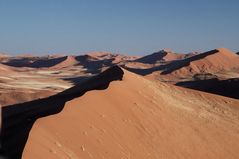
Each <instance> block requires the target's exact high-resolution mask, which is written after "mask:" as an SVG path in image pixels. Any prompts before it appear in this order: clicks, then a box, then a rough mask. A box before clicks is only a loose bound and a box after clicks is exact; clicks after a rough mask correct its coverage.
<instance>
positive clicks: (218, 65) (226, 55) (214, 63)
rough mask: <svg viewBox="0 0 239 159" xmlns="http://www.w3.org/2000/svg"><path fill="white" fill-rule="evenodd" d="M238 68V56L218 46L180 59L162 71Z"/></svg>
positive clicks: (210, 71)
mask: <svg viewBox="0 0 239 159" xmlns="http://www.w3.org/2000/svg"><path fill="white" fill-rule="evenodd" d="M237 68H239V57H238V56H236V55H235V54H234V53H233V52H231V51H230V50H228V49H225V48H220V49H215V50H211V51H208V52H205V53H202V54H199V55H195V56H193V57H190V58H187V59H185V60H182V61H181V62H179V63H172V64H170V65H169V68H168V69H167V70H166V71H164V72H163V74H168V73H172V72H176V73H179V74H180V73H181V74H185V73H202V72H207V73H213V72H217V71H222V70H227V71H229V70H232V69H237Z"/></svg>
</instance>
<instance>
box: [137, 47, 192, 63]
mask: <svg viewBox="0 0 239 159" xmlns="http://www.w3.org/2000/svg"><path fill="white" fill-rule="evenodd" d="M193 55H194V54H193V53H190V54H179V53H174V52H172V51H171V50H168V49H165V50H161V51H159V52H155V53H153V54H150V55H146V56H143V57H141V58H139V59H136V60H135V62H141V63H146V64H156V63H158V62H167V61H174V60H180V59H184V58H186V57H191V56H193Z"/></svg>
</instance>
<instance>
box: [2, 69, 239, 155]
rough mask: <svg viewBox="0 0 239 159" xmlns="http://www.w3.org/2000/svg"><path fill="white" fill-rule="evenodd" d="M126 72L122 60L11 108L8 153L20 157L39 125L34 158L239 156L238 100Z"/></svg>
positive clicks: (32, 144) (31, 147) (31, 146)
mask: <svg viewBox="0 0 239 159" xmlns="http://www.w3.org/2000/svg"><path fill="white" fill-rule="evenodd" d="M123 72H124V73H123ZM123 72H122V70H121V69H120V68H119V67H117V66H115V67H113V68H111V69H109V70H107V71H105V72H103V73H101V74H100V75H98V76H95V77H93V78H91V79H89V80H87V81H84V82H83V83H81V84H79V85H78V86H75V87H73V88H70V89H68V90H66V91H64V92H62V93H60V94H58V95H56V96H53V97H50V98H46V99H42V100H38V101H33V102H29V103H25V104H20V105H14V106H10V107H4V109H3V137H4V138H3V139H4V140H3V147H4V146H5V147H4V148H5V153H6V154H8V153H9V150H10V151H11V153H10V155H12V156H14V157H15V158H17V157H19V155H21V151H22V149H23V147H24V143H25V142H26V139H27V136H28V133H29V131H30V130H31V131H30V134H29V138H28V139H27V143H26V146H25V148H24V152H23V158H26V159H27V158H35V159H37V158H42V157H43V156H44V158H51V159H54V158H86V159H87V158H97V159H98V158H102V159H103V158H131V159H133V158H135V159H136V158H137V159H140V158H152V159H158V158H183V159H185V158H200V159H201V158H222V159H224V158H238V157H239V154H238V148H239V135H238V134H239V133H238V132H239V107H238V106H239V101H238V100H234V99H230V98H226V97H221V96H217V95H212V94H207V93H202V92H197V91H192V90H189V89H184V88H179V87H175V86H173V85H168V84H164V83H157V84H156V83H154V82H152V81H149V80H147V79H145V78H143V77H140V76H138V75H136V74H133V73H130V72H128V71H125V70H123ZM122 76H123V78H122ZM120 79H122V81H114V80H120ZM112 81H113V82H112ZM108 85H109V86H108ZM107 87H108V88H107ZM95 89H97V90H95ZM99 89H101V90H99ZM80 96H81V97H80ZM56 113H57V114H56ZM53 114H55V115H53ZM49 115H51V116H49ZM40 117H43V118H40ZM36 119H38V120H37V121H36V122H35V120H36ZM34 122H35V123H34ZM4 123H5V125H4ZM6 123H7V124H6ZM33 124H34V125H33ZM32 125H33V127H32ZM13 128H14V129H13ZM16 143H18V144H16Z"/></svg>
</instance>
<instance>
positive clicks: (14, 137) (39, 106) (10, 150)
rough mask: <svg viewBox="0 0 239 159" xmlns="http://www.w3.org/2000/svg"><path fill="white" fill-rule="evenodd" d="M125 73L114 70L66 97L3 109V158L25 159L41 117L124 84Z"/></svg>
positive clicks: (111, 69) (53, 97) (92, 80)
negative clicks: (88, 94)
mask: <svg viewBox="0 0 239 159" xmlns="http://www.w3.org/2000/svg"><path fill="white" fill-rule="evenodd" d="M122 77H123V71H122V70H121V69H120V68H119V67H118V66H113V67H111V68H110V69H108V70H106V71H104V72H103V73H101V74H99V75H98V76H95V77H92V78H90V79H89V80H86V81H84V82H82V83H80V84H79V85H78V86H75V87H72V88H70V89H68V90H66V91H64V92H62V93H59V94H57V95H54V96H51V97H49V98H44V99H40V100H35V101H31V102H26V103H23V104H16V105H11V106H7V107H3V108H2V129H1V141H2V145H1V146H2V147H1V154H3V155H4V157H8V158H14V159H17V158H21V154H22V151H23V149H24V146H25V143H26V141H27V138H28V134H29V132H30V130H31V128H32V125H33V124H34V122H35V121H36V120H37V119H38V118H41V117H45V116H49V115H52V114H56V113H59V112H60V111H61V110H62V109H63V108H64V105H65V103H66V102H67V101H69V100H72V99H73V98H76V97H79V96H82V95H83V94H84V93H86V92H87V91H90V90H94V89H98V90H100V89H106V88H107V87H108V85H109V83H110V82H111V81H113V80H121V79H122Z"/></svg>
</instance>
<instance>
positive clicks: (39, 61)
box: [4, 56, 67, 68]
mask: <svg viewBox="0 0 239 159" xmlns="http://www.w3.org/2000/svg"><path fill="white" fill-rule="evenodd" d="M66 59H67V56H64V57H58V58H49V57H22V58H20V57H19V58H14V59H9V60H8V61H7V62H4V64H6V65H8V66H13V67H32V68H41V67H52V66H54V65H56V64H58V63H60V62H62V61H64V60H66Z"/></svg>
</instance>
